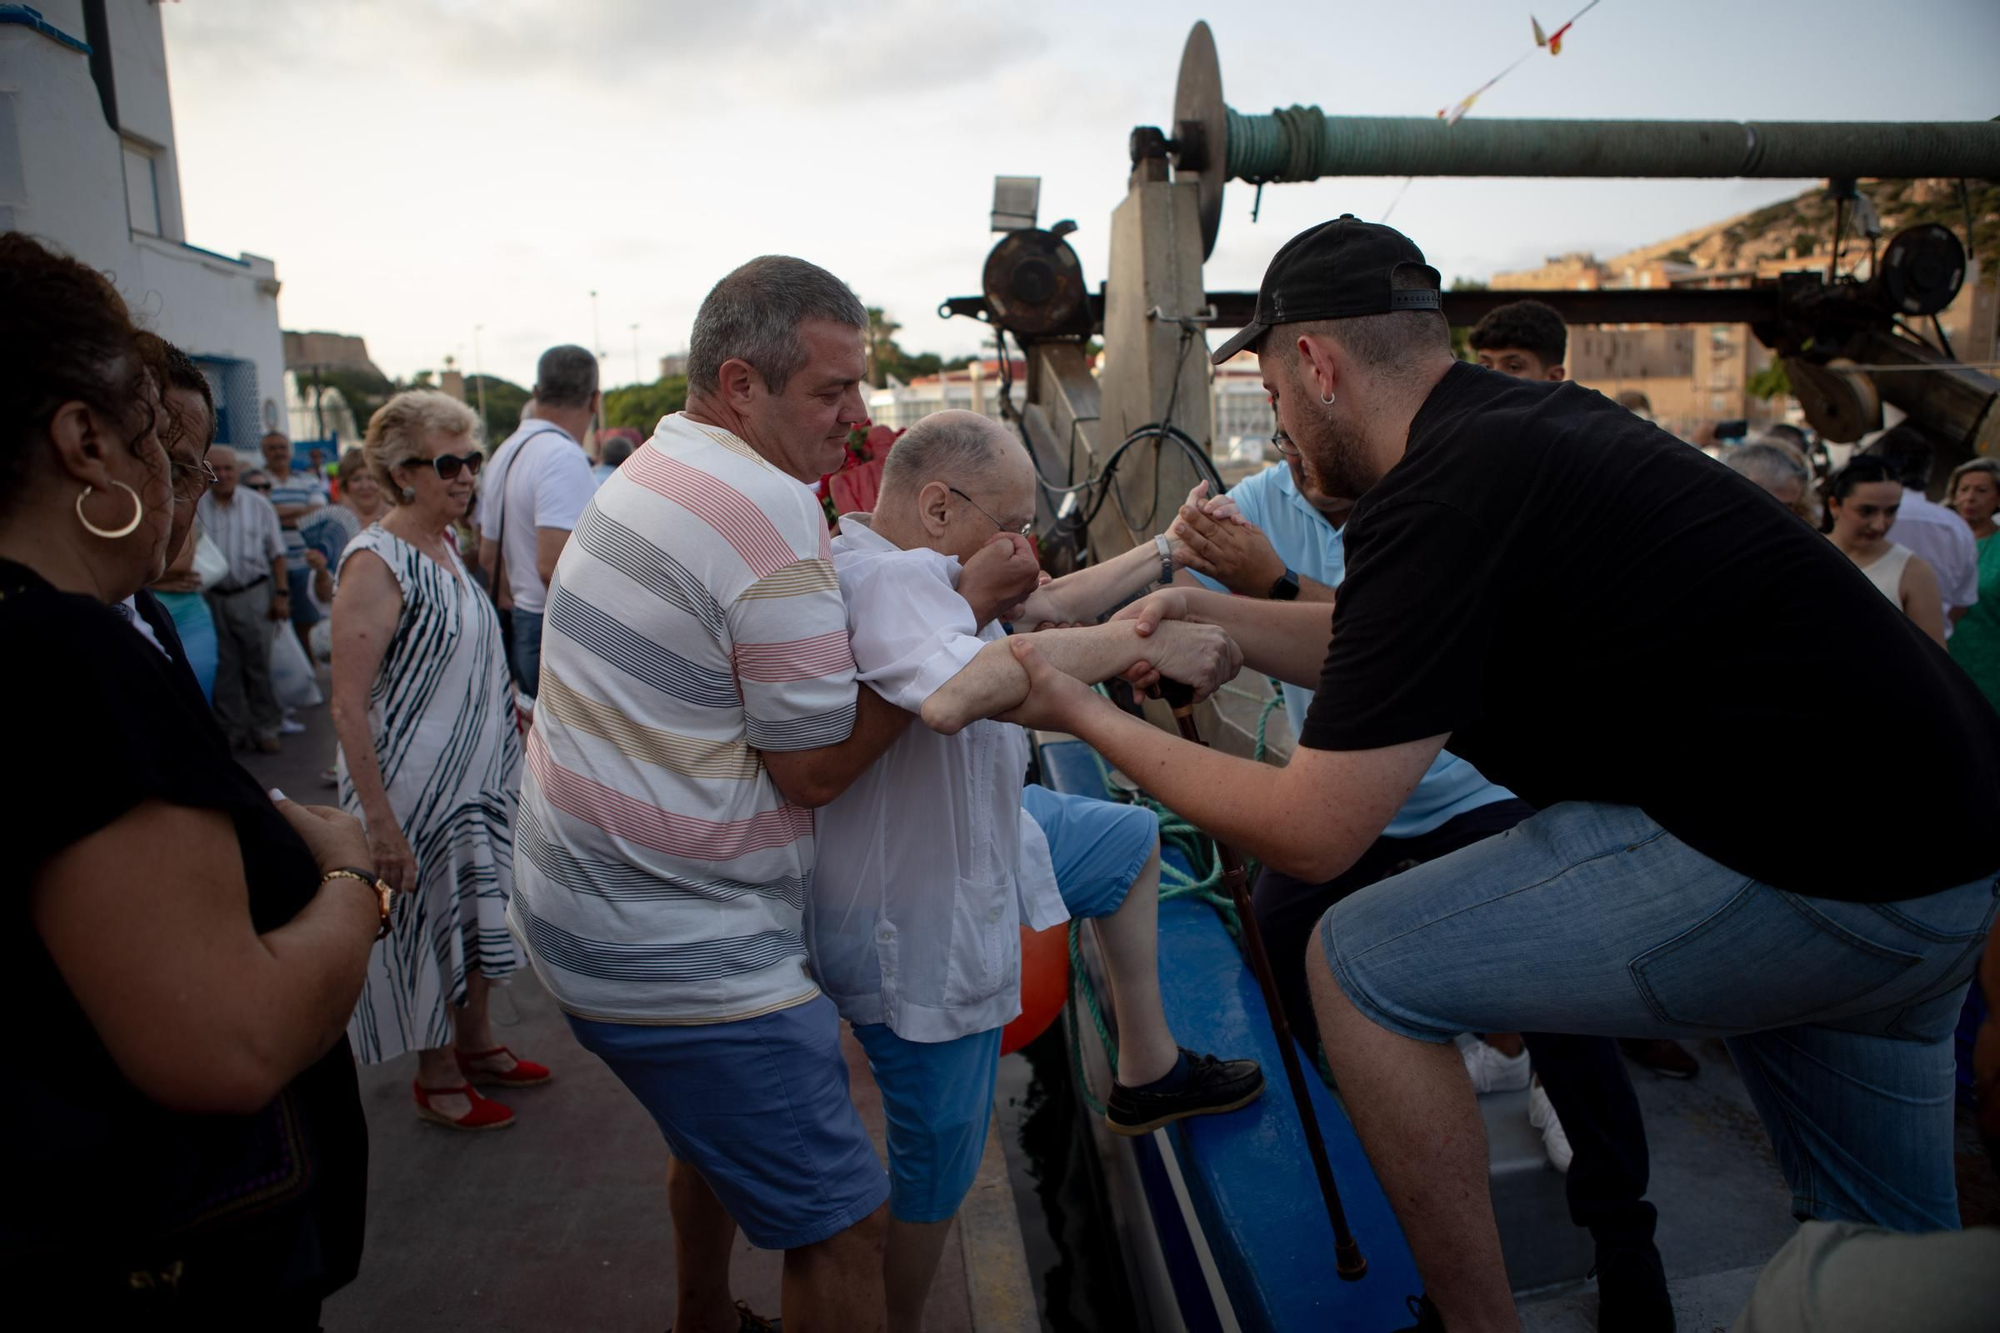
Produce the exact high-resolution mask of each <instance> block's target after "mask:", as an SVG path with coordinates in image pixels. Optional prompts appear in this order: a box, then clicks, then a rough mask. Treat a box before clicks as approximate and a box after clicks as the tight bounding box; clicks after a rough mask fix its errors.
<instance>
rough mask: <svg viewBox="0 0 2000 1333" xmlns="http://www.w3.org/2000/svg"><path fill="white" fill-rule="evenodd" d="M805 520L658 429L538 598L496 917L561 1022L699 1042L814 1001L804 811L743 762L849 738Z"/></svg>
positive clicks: (668, 424) (757, 484) (829, 613)
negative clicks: (698, 1028) (531, 695)
mask: <svg viewBox="0 0 2000 1333" xmlns="http://www.w3.org/2000/svg"><path fill="white" fill-rule="evenodd" d="M830 554H831V553H830V548H829V546H828V537H827V531H826V521H825V518H824V517H823V515H822V512H821V510H820V506H819V502H818V500H817V499H816V498H815V497H814V496H813V494H812V492H811V491H809V490H808V489H807V488H806V487H804V486H802V485H801V484H799V483H798V482H797V481H794V480H793V479H791V478H790V477H787V476H785V475H784V474H783V473H781V472H779V471H778V470H777V469H776V468H774V467H772V466H771V465H770V464H768V463H766V462H765V461H764V460H763V459H762V458H760V457H759V456H758V455H757V454H756V453H755V452H754V451H753V450H751V449H750V448H749V446H748V445H746V444H744V443H743V442H742V441H741V440H739V439H737V438H736V437H735V436H733V435H730V434H729V433H728V432H726V431H722V430H719V429H716V428H714V427H710V426H704V425H700V424H698V423H696V422H693V421H690V420H689V419H688V418H687V417H686V416H684V415H675V416H671V417H667V418H665V419H663V420H662V421H661V422H660V425H659V428H658V430H657V431H656V432H655V433H654V436H653V438H652V439H651V440H650V441H648V442H647V443H646V445H645V446H644V447H642V448H641V449H640V450H639V451H638V452H637V453H635V454H633V455H632V457H631V458H630V459H629V460H628V461H627V462H626V463H625V464H624V465H623V466H622V467H620V468H619V470H618V472H617V473H616V474H615V475H614V476H613V477H612V478H611V479H610V480H609V481H607V482H605V483H604V485H603V487H602V488H600V489H599V490H598V492H597V494H596V497H595V499H594V500H593V501H592V503H591V504H590V505H589V507H587V508H586V509H585V510H584V513H583V517H582V518H581V519H579V520H578V522H577V525H576V528H575V529H574V531H573V532H572V534H571V537H570V541H569V544H568V545H567V546H566V547H565V548H564V550H563V555H562V559H561V561H560V562H559V563H558V564H557V566H556V573H555V578H554V579H553V580H551V582H550V585H549V600H548V611H547V615H546V619H545V620H544V622H543V631H542V633H543V638H542V689H541V693H540V695H539V696H538V699H537V706H536V709H535V724H534V728H533V730H532V731H531V732H530V733H529V736H528V743H527V765H526V767H527V774H526V777H525V779H524V781H523V783H522V789H521V815H520V819H519V823H518V825H517V827H516V829H515V850H516V858H515V863H514V894H513V900H512V905H511V908H510V911H511V913H512V918H513V922H514V926H515V929H516V931H517V932H518V933H519V935H520V936H521V938H522V940H523V942H524V943H525V944H526V946H527V950H528V955H529V957H530V958H531V959H532V960H533V962H534V965H535V968H536V971H537V972H539V973H540V975H541V977H542V979H543V981H544V982H545V983H546V984H547V986H548V987H549V990H550V992H551V993H553V994H554V995H555V997H556V999H557V1001H558V1002H559V1003H561V1004H562V1005H563V1007H564V1008H566V1009H568V1010H569V1011H571V1012H572V1013H576V1014H579V1015H582V1016H585V1017H589V1018H596V1019H601V1020H609V1021H613V1022H632V1023H720V1022H729V1021H732V1020H735V1019H741V1018H748V1017H752V1016H754V1015H757V1014H761V1013H768V1012H770V1011H772V1010H775V1009H781V1008H784V1007H786V1006H788V1005H793V1004H800V1003H803V1002H805V1001H807V1000H810V999H812V998H813V996H814V995H816V994H817V993H818V990H817V988H816V987H815V986H814V984H813V981H812V979H811V977H810V976H809V975H808V974H807V972H806V970H805V956H806V950H805V942H804V938H803V934H802V924H803V923H802V912H803V908H804V904H805V895H806V893H807V892H808V891H809V889H810V887H811V882H812V865H813V816H812V812H811V811H809V810H806V809H804V808H802V807H799V806H796V805H793V804H791V803H790V802H788V801H786V800H785V799H784V797H783V796H782V795H780V794H779V792H778V790H777V787H776V786H775V784H773V783H772V781H771V778H770V775H769V774H768V773H767V772H766V771H765V768H764V766H763V763H762V762H761V760H760V759H759V757H758V751H760V750H796V749H809V748H813V747H816V746H821V745H831V744H836V743H838V742H840V741H842V740H845V739H846V738H847V735H848V733H849V732H850V731H852V730H853V727H854V692H855V685H854V659H853V656H852V654H851V653H850V652H849V650H848V642H847V619H846V611H845V609H844V607H843V606H842V604H841V599H840V588H839V584H838V582H837V581H836V579H835V578H834V573H833V565H832V561H831V558H830Z"/></svg>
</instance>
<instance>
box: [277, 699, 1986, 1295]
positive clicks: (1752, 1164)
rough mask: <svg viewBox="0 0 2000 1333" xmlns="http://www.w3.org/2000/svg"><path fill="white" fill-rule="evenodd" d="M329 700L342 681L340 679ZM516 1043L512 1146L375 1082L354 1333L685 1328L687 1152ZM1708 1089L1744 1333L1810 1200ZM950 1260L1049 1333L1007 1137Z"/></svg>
mask: <svg viewBox="0 0 2000 1333" xmlns="http://www.w3.org/2000/svg"><path fill="white" fill-rule="evenodd" d="M322 686H324V673H322ZM300 720H301V721H303V722H304V723H305V724H306V726H307V732H306V734H304V735H302V736H290V737H286V738H285V741H284V752H283V753H281V754H278V755H251V756H249V757H248V758H247V759H246V760H245V763H246V766H247V767H248V768H249V769H250V770H251V771H252V772H253V773H255V774H256V775H257V776H258V777H259V779H260V780H261V781H262V782H263V783H264V785H266V786H276V787H280V788H282V789H283V790H284V791H285V792H286V794H287V795H290V796H292V797H293V798H295V799H302V800H305V801H307V802H312V803H328V802H331V801H332V799H333V793H332V791H331V789H330V788H329V787H327V786H325V785H324V784H323V783H322V781H321V778H320V774H321V772H322V771H323V770H324V769H326V768H327V767H328V766H329V765H330V764H331V763H332V762H333V749H334V746H333V736H332V724H331V722H330V720H329V719H328V717H327V710H326V709H325V708H324V707H320V708H315V709H309V710H306V711H305V712H303V713H302V714H301V719H300ZM494 1021H495V1025H496V1027H497V1028H498V1029H499V1035H500V1039H501V1040H502V1041H504V1042H505V1043H507V1044H508V1045H509V1046H511V1047H513V1048H514V1049H515V1050H516V1051H517V1052H519V1053H520V1054H522V1055H526V1056H528V1057H529V1058H532V1059H536V1060H540V1061H542V1062H544V1063H546V1064H548V1065H550V1066H551V1067H552V1068H553V1069H554V1070H555V1073H556V1077H555V1079H554V1081H552V1082H551V1083H549V1084H548V1085H546V1086H544V1087H540V1088H526V1089H521V1090H519V1091H517V1092H514V1093H510V1094H507V1095H505V1096H504V1097H503V1100H505V1101H506V1102H507V1103H508V1104H509V1105H511V1106H513V1107H514V1109H515V1111H516V1112H517V1114H518V1117H519V1119H518V1123H517V1124H516V1125H515V1126H514V1127H513V1128H511V1129H507V1130H503V1131H500V1132H497V1133H488V1134H458V1133H455V1132H453V1131H451V1130H448V1129H444V1128H442V1127H439V1126H434V1125H430V1124H426V1123H424V1122H422V1121H419V1120H418V1119H417V1117H416V1115H415V1113H414V1111H413V1110H412V1101H411V1096H410V1081H411V1079H412V1078H413V1077H414V1074H415V1058H414V1057H405V1058H403V1059H401V1060H397V1061H392V1062H390V1063H388V1064H385V1065H380V1066H371V1067H364V1068H363V1069H362V1070H361V1090H362V1099H363V1103H364V1105H365V1107H366V1110H367V1114H368V1122H369V1134H370V1141H371V1154H370V1163H369V1210H368V1241H367V1251H366V1254H365V1257H364V1259H363V1263H362V1270H361V1276H360V1278H359V1279H358V1280H357V1281H356V1282H355V1283H354V1284H353V1285H352V1286H351V1287H349V1288H348V1289H346V1290H345V1291H342V1292H341V1293H339V1294H338V1295H337V1296H336V1297H335V1298H334V1299H333V1300H332V1301H331V1302H330V1303H329V1305H328V1307H327V1310H326V1315H325V1325H326V1327H327V1328H328V1329H329V1330H333V1331H334V1333H338V1331H339V1330H342V1329H367V1330H381V1331H382V1333H398V1331H399V1330H412V1331H413V1333H415V1331H417V1330H422V1331H423V1333H432V1331H436V1333H447V1331H449V1330H455V1329H475V1328H476V1329H487V1330H495V1329H498V1330H509V1329H522V1330H527V1329H565V1330H586V1331H591V1333H594V1331H595V1330H607V1331H609V1330H623V1329H633V1330H642V1329H645V1330H658V1329H662V1328H665V1327H666V1325H667V1321H668V1319H669V1318H670V1316H671V1310H672V1293H673V1260H672V1248H671V1240H670V1238H671V1223H670V1221H669V1219H668V1216H667V1209H666V1194H665V1189H664V1180H665V1172H666V1165H667V1152H666V1148H665V1145H664V1144H663V1143H662V1142H661V1140H660V1136H659V1133H658V1131H657V1130H656V1129H655V1127H654V1126H653V1124H652V1122H651V1120H650V1119H649V1118H648V1117H647V1116H646V1114H645V1113H644V1112H643V1111H642V1110H641V1109H640V1108H639V1106H638V1105H637V1103H635V1102H634V1101H633V1100H632V1098H631V1097H630V1096H629V1095H628V1094H627V1093H626V1092H625V1090H624V1088H623V1087H622V1086H620V1085H619V1084H618V1082H617V1080H616V1079H614V1078H613V1077H612V1076H611V1074H610V1073H609V1071H607V1070H606V1069H605V1068H604V1066H603V1065H601V1064H600V1063H599V1062H598V1061H597V1060H596V1059H595V1058H594V1057H592V1056H590V1055H588V1054H586V1053H585V1052H584V1051H583V1050H582V1049H581V1048H580V1047H578V1046H577V1045H576V1044H575V1042H574V1040H573V1039H572V1038H571V1037H570V1035H569V1032H568V1029H567V1027H566V1025H565V1024H564V1022H563V1020H562V1016H561V1013H560V1012H559V1011H558V1009H557V1008H556V1006H555V1004H554V1003H553V1002H552V1001H551V1000H550V998H549V996H548V994H547V993H546V992H545V991H544V990H543V989H542V988H541V986H540V984H539V983H538V982H537V981H536V980H535V979H534V976H533V974H532V972H530V971H527V970H523V971H522V972H520V973H518V974H516V976H515V977H514V978H512V979H511V981H510V982H509V983H508V984H506V985H505V986H503V987H500V988H499V989H497V990H496V992H495V996H494ZM1695 1049H1696V1051H1697V1054H1698V1055H1699V1056H1700V1058H1701V1060H1702V1065H1703V1068H1702V1073H1701V1076H1700V1077H1699V1078H1697V1079H1695V1080H1693V1081H1691V1082H1685V1083H1683V1082H1675V1081H1671V1080H1666V1079H1661V1078H1658V1077H1656V1076H1654V1075H1651V1074H1648V1073H1646V1072H1645V1071H1643V1070H1639V1069H1637V1068H1634V1069H1633V1070H1632V1075H1633V1079H1634V1083H1635V1085H1636V1086H1637V1088H1638V1092H1639V1099H1640V1104H1641V1106H1642V1108H1643V1110H1644V1114H1645V1117H1646V1128H1647V1133H1648V1137H1649V1139H1650V1142H1651V1147H1652V1162H1653V1184H1652V1190H1651V1191H1650V1197H1651V1198H1652V1199H1653V1200H1654V1201H1655V1203H1657V1204H1658V1205H1659V1209H1660V1224H1659V1234H1658V1242H1659V1246H1660V1251H1661V1254H1662V1257H1663V1258H1664V1259H1665V1262H1666V1266H1667V1272H1668V1276H1669V1278H1670V1280H1671V1281H1672V1284H1673V1288H1674V1292H1675V1299H1676V1305H1677V1307H1678V1310H1679V1314H1680V1319H1679V1321H1678V1322H1679V1327H1680V1329H1681V1330H1682V1331H1683V1333H1711V1330H1718V1329H1724V1328H1727V1326H1728V1324H1729V1323H1730V1321H1731V1320H1732V1319H1733V1318H1734V1317H1735V1313H1736V1311H1737V1310H1739V1309H1740V1308H1741V1306H1742V1302H1743V1301H1744V1300H1745V1299H1746V1298H1747V1297H1748V1294H1749V1291H1750V1287H1751V1286H1752V1285H1753V1284H1754V1282H1755V1280H1756V1275H1757V1272H1758V1270H1759V1269H1760V1268H1761V1267H1762V1265H1763V1263H1764V1262H1765V1260H1767V1259H1768V1258H1769V1257H1770V1255H1771V1254H1772V1253H1773V1252H1775V1251H1776V1250H1777V1248H1778V1246H1779V1245H1781V1244H1783V1243H1784V1241H1785V1240H1786V1239H1788V1238H1789V1237H1790V1235H1791V1233H1792V1229H1793V1223H1792V1219H1791V1217H1790V1215H1789V1196H1788V1193H1787V1191H1786V1189H1785V1186H1784V1183H1783V1180H1782V1178H1781V1176H1780V1175H1779V1173H1778V1169H1777V1164H1776V1162H1775V1160H1774V1159H1773V1157H1772V1154H1771V1148H1770V1144H1769V1141H1768V1140H1767V1139H1766V1138H1765V1136H1764V1133H1763V1128H1762V1126H1761V1124H1760V1123H1759V1122H1758V1120H1757V1117H1756V1113H1755V1111H1754V1110H1753V1109H1752V1107H1751V1105H1750V1102H1749V1098H1748V1095H1747V1094H1746V1093H1745V1091H1744V1089H1743V1085H1742V1081H1741V1080H1740V1079H1739V1078H1737V1076H1736V1074H1735V1071H1734V1069H1733V1068H1732V1067H1731V1066H1730V1064H1729V1061H1728V1058H1727V1055H1726V1053H1725V1052H1724V1050H1723V1048H1722V1045H1721V1043H1719V1042H1707V1043H1702V1044H1701V1045H1699V1046H1697V1047H1695ZM848 1054H849V1066H850V1069H851V1071H852V1072H853V1078H854V1090H855V1099H856V1103H857V1105H858V1106H859V1107H860V1108H861V1111H862V1114H863V1118H864V1120H866V1121H867V1123H868V1124H869V1125H870V1128H871V1130H872V1132H873V1133H874V1134H875V1137H876V1146H877V1148H878V1150H879V1148H880V1147H881V1132H882V1118H881V1106H880V1099H879V1097H878V1095H877V1094H876V1092H875V1088H874V1085H873V1083H872V1081H871V1080H870V1079H869V1077H868V1071H867V1066H866V1063H865V1062H864V1061H862V1060H861V1059H860V1057H859V1051H858V1048H856V1047H855V1046H854V1044H853V1042H852V1040H851V1039H850V1040H849V1042H848ZM1960 1138H1961V1142H1960V1154H1959V1165H1960V1178H1961V1192H1962V1195H1963V1196H1964V1201H1965V1205H1966V1209H1965V1212H1966V1221H1967V1222H1968V1223H1972V1222H1979V1221H1995V1220H2000V1182H1996V1180H1995V1176H1994V1172H1993V1170H1992V1167H1991V1166H1990V1164H1988V1163H1987V1162H1986V1161H1985V1159H1984V1154H1983V1152H1982V1151H1981V1150H1980V1149H1979V1147H1978V1145H1977V1143H1976V1140H1975V1139H1974V1137H1973V1136H1972V1134H1971V1131H1970V1128H1969V1117H1968V1116H1965V1115H1961V1135H1960ZM961 1231H962V1234H961V1236H960V1243H959V1244H958V1245H953V1246H948V1247H947V1251H946V1255H945V1262H944V1267H943V1271H942V1272H940V1274H939V1276H938V1281H937V1285H936V1288H935V1289H934V1291H933V1293H932V1298H931V1306H930V1310H929V1322H930V1327H931V1328H932V1329H933V1330H935V1331H936V1333H955V1331H956V1330H961V1329H973V1330H978V1331H979V1333H987V1331H989V1330H1012V1329H1017V1328H1028V1329H1032V1328H1036V1327H1038V1326H1039V1325H1040V1322H1041V1321H1040V1320H1039V1318H1038V1317H1037V1314H1036V1311H1035V1310H1034V1301H1033V1295H1032V1289H1031V1287H1030V1286H1029V1283H1028V1275H1027V1270H1026V1266H1025V1261H1024V1258H1023V1255H1022V1249H1021V1241H1020V1232H1019V1228H1018V1223H1017V1222H1016V1220H1015V1214H1014V1212H1013V1208H1012V1197H1011V1194H1010V1192H1009V1185H1008V1181H1007V1178H1006V1172H1005V1168H1004V1165H1003V1163H1002V1161H1001V1152H1000V1146H999V1143H998V1140H997V1136H995V1137H994V1138H992V1139H990V1140H989V1143H988V1160H987V1162H986V1164H985V1166H984V1167H983V1168H982V1171H981V1174H980V1179H979V1182H978V1183H977V1184H976V1185H975V1187H974V1194H973V1198H972V1199H971V1200H969V1201H968V1204H967V1209H966V1212H965V1215H964V1218H963V1225H962V1227H961ZM780 1267H781V1260H780V1256H779V1255H776V1254H773V1253H768V1252H764V1251H759V1250H756V1249H753V1248H752V1247H751V1246H749V1245H748V1244H747V1243H744V1242H742V1241H740V1240H739V1242H738V1245H737V1249H736V1254H735V1257H734V1260H733V1262H732V1264H731V1279H732V1285H733V1289H734V1290H735V1292H736V1294H737V1295H738V1296H739V1297H742V1298H744V1299H746V1300H748V1301H749V1302H750V1303H751V1305H752V1307H753V1308H755V1309H757V1310H758V1311H760V1312H762V1313H766V1314H776V1313H777V1312H778V1288H779V1279H780ZM1595 1287H1596V1284H1595V1283H1594V1282H1586V1283H1582V1284H1572V1285H1570V1286H1566V1287H1562V1288H1557V1289H1555V1290H1550V1291H1543V1292H1537V1293H1532V1294H1530V1295H1528V1296H1526V1297H1524V1299H1523V1301H1522V1305H1521V1313H1522V1318H1523V1323H1524V1325H1525V1327H1526V1328H1527V1329H1529V1330H1530V1333H1572V1331H1573V1330H1574V1331H1579V1333H1580V1331H1581V1330H1586V1329H1590V1328H1594V1327H1595V1324H1596V1291H1595Z"/></svg>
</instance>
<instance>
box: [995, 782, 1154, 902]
mask: <svg viewBox="0 0 2000 1333" xmlns="http://www.w3.org/2000/svg"><path fill="white" fill-rule="evenodd" d="M1021 808H1022V809H1023V810H1026V811H1027V812H1028V817H1029V818H1031V819H1033V820H1034V821H1035V822H1036V823H1037V824H1040V825H1041V826H1042V835H1043V836H1044V837H1046V838H1047V839H1048V840H1049V859H1050V860H1052V861H1054V862H1055V868H1056V887H1057V888H1059V889H1061V890H1062V898H1063V905H1064V906H1065V907H1067V908H1069V914H1070V915H1071V916H1073V917H1076V918H1077V919H1078V920H1084V919H1087V918H1089V917H1094V916H1110V915H1111V914H1112V913H1113V912H1115V911H1117V910H1118V908H1119V905H1120V904H1122V903H1123V902H1124V901H1125V894H1126V891H1127V890H1129V889H1130V888H1131V887H1132V881H1133V880H1135V879H1137V878H1138V877H1139V872H1140V871H1141V870H1143V869H1145V868H1146V861H1147V859H1148V858H1149V857H1151V856H1152V854H1153V850H1154V849H1155V848H1156V847H1158V846H1159V843H1160V818H1159V816H1158V815H1155V814H1154V813H1153V812H1152V811H1151V810H1148V809H1147V808H1146V807H1144V806H1142V805H1121V804H1120V803H1118V802H1117V801H1102V800H1098V799H1096V798H1095V797H1090V796H1071V795H1069V794H1067V793H1065V792H1058V791H1050V790H1049V789H1048V788H1047V787H1038V786H1035V785H1034V784H1032V783H1031V784H1029V785H1028V786H1026V787H1023V788H1022V789H1021Z"/></svg>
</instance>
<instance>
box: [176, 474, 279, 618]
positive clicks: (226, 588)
mask: <svg viewBox="0 0 2000 1333" xmlns="http://www.w3.org/2000/svg"><path fill="white" fill-rule="evenodd" d="M195 514H196V516H197V517H199V518H200V519H201V528H202V531H203V532H206V533H207V534H208V536H209V540H210V541H213V542H214V543H215V545H216V548H217V549H218V550H220V551H221V552H222V555H223V558H224V559H225V560H227V561H229V573H228V574H226V575H224V576H223V579H222V582H220V583H218V584H217V585H216V586H215V587H214V588H213V589H211V591H213V592H235V591H237V590H239V589H241V588H244V587H247V586H249V585H250V584H252V583H255V582H256V581H257V580H258V579H264V578H269V577H270V576H271V562H272V561H273V560H275V559H277V558H278V557H279V556H281V555H284V554H285V536H284V533H283V531H282V530H280V528H279V527H278V511H277V510H275V509H273V508H272V507H271V502H270V501H269V500H266V499H265V498H264V497H263V496H261V495H259V494H257V492H255V491H253V490H251V489H250V488H249V487H247V486H238V487H237V488H236V491H235V493H234V494H233V495H231V496H230V497H229V498H228V499H227V500H225V499H223V498H222V497H221V496H220V495H217V494H216V493H215V492H214V491H210V492H209V493H208V494H207V495H204V496H202V497H201V503H199V504H198V505H196V506H195ZM281 591H282V590H281Z"/></svg>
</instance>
